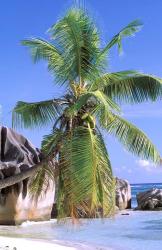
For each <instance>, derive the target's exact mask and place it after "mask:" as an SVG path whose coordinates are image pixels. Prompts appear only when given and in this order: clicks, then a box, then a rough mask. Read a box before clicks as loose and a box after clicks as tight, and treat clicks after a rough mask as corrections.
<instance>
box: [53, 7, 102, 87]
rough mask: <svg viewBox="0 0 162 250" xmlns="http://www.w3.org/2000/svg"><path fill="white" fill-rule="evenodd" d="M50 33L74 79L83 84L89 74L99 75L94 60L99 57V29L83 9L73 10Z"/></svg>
mask: <svg viewBox="0 0 162 250" xmlns="http://www.w3.org/2000/svg"><path fill="white" fill-rule="evenodd" d="M49 32H50V33H51V34H52V38H53V39H54V41H55V42H56V43H57V44H58V45H59V47H60V49H61V51H62V55H63V57H64V61H66V62H67V65H66V66H65V67H66V69H67V71H68V72H70V74H71V76H72V77H73V79H72V80H74V79H77V78H78V79H79V82H80V83H81V82H82V81H84V79H85V77H86V78H88V77H89V73H90V72H91V73H93V74H92V75H91V78H92V76H93V75H95V74H97V75H98V69H97V68H96V67H95V65H94V60H95V59H96V56H98V52H99V49H98V44H99V37H98V32H97V29H96V27H95V25H94V23H93V22H92V20H91V19H90V17H89V16H88V15H87V13H86V12H84V11H83V10H82V9H76V8H74V9H71V10H70V11H68V12H67V14H66V15H65V17H64V18H62V19H61V20H59V21H58V22H57V23H56V24H55V25H53V26H52V27H51V29H50V30H49Z"/></svg>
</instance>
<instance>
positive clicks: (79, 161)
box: [58, 127, 113, 217]
mask: <svg viewBox="0 0 162 250" xmlns="http://www.w3.org/2000/svg"><path fill="white" fill-rule="evenodd" d="M105 150H106V149H105V148H104V150H103V142H102V141H101V138H100V136H99V135H97V134H95V133H94V131H93V130H92V129H90V127H89V128H85V127H77V128H76V129H75V130H74V131H73V133H72V135H69V136H68V137H67V138H66V139H65V141H64V144H63V147H62V151H61V160H60V163H61V176H62V180H63V183H62V185H63V189H62V192H63V193H64V195H65V197H66V211H64V213H65V214H66V215H67V213H68V215H71V216H72V217H77V216H78V213H80V212H82V213H83V214H86V215H87V216H88V215H91V216H95V215H96V213H95V212H96V211H97V210H98V209H99V208H102V209H103V211H104V214H109V213H110V210H111V209H110V207H111V205H112V193H111V191H112V189H111V188H112V183H113V177H112V171H111V165H110V161H109V159H108V155H107V152H106V151H105ZM98 179H99V180H100V182H98ZM110 189H111V190H110ZM101 193H102V196H101ZM59 195H60V196H59V197H58V206H59V207H60V206H61V205H60V202H63V200H62V193H60V194H59ZM110 200H111V204H110ZM63 207H65V206H63ZM111 208H112V207H111ZM65 214H64V215H65Z"/></svg>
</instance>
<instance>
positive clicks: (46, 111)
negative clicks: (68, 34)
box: [12, 100, 61, 128]
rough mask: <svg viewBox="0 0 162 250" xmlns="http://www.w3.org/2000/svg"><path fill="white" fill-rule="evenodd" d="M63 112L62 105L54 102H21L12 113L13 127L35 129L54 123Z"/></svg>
mask: <svg viewBox="0 0 162 250" xmlns="http://www.w3.org/2000/svg"><path fill="white" fill-rule="evenodd" d="M60 111H61V105H60V104H59V103H57V101H54V100H47V101H42V102H33V103H29V102H22V101H19V102H18V103H17V105H16V106H15V108H14V109H13V113H12V123H13V127H17V126H20V127H24V128H34V127H36V126H40V127H41V126H45V125H47V124H48V123H51V122H54V121H55V119H56V118H57V117H58V115H59V112H60Z"/></svg>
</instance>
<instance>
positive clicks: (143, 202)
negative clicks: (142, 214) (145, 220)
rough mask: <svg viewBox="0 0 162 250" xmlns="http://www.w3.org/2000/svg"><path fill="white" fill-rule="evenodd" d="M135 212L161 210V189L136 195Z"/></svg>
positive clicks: (153, 189)
mask: <svg viewBox="0 0 162 250" xmlns="http://www.w3.org/2000/svg"><path fill="white" fill-rule="evenodd" d="M137 204H138V206H137V208H136V210H162V189H158V188H152V189H150V190H148V191H145V192H140V193H138V194H137Z"/></svg>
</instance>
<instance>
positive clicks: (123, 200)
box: [116, 178, 131, 210]
mask: <svg viewBox="0 0 162 250" xmlns="http://www.w3.org/2000/svg"><path fill="white" fill-rule="evenodd" d="M116 206H117V207H118V208H119V210H123V209H128V208H131V186H130V184H129V182H128V181H127V180H122V179H118V178H116Z"/></svg>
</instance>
